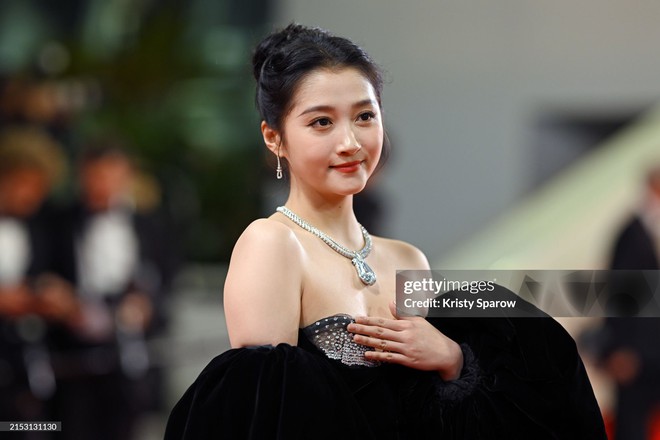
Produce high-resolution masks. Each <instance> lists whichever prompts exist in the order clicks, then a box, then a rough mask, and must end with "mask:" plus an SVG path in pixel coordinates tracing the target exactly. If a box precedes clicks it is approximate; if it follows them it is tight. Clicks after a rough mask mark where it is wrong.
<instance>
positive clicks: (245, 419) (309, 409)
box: [165, 344, 375, 440]
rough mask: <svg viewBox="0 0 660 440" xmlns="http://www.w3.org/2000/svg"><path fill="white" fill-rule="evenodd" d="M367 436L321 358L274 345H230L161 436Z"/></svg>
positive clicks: (347, 397)
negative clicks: (241, 346)
mask: <svg viewBox="0 0 660 440" xmlns="http://www.w3.org/2000/svg"><path fill="white" fill-rule="evenodd" d="M346 432H349V433H351V436H352V435H353V433H354V434H355V437H351V438H365V439H371V438H375V437H374V436H373V435H372V433H371V432H370V430H369V427H368V424H367V423H366V422H365V421H364V420H363V419H362V416H361V411H360V409H359V408H358V407H357V404H356V402H355V401H354V400H352V399H351V393H350V392H349V390H348V389H347V388H346V384H345V383H344V381H343V380H342V379H341V377H339V376H338V375H337V372H336V371H335V369H334V368H333V367H332V365H331V364H330V363H329V362H328V361H327V360H326V359H323V357H320V356H317V355H316V354H314V353H309V352H307V351H305V350H302V349H300V348H298V347H292V346H290V345H287V344H279V345H278V346H276V347H272V346H259V347H251V348H240V349H233V350H229V351H227V352H225V353H223V354H222V355H220V356H217V357H216V358H215V359H213V360H212V361H211V362H210V363H209V365H208V366H207V367H206V368H205V369H204V370H203V371H202V373H201V374H200V375H199V377H198V378H197V380H196V381H195V382H194V383H193V384H192V385H191V386H190V388H189V389H188V390H187V391H186V393H185V394H184V396H183V397H182V398H181V399H180V401H179V402H178V403H177V405H176V406H175V407H174V409H173V410H172V412H171V414H170V417H169V420H168V424H167V429H166V434H165V439H166V440H174V439H176V440H181V439H186V440H188V439H195V440H200V439H253V440H263V439H281V440H284V439H287V440H288V439H311V438H328V439H329V438H347V437H346Z"/></svg>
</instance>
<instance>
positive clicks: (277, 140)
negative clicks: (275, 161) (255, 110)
mask: <svg viewBox="0 0 660 440" xmlns="http://www.w3.org/2000/svg"><path fill="white" fill-rule="evenodd" d="M261 134H262V136H263V137H264V143H265V144H266V148H268V149H269V150H270V151H271V152H272V153H273V154H274V155H276V156H277V155H278V154H279V155H280V157H282V151H281V147H282V136H281V135H280V132H279V131H277V130H275V129H274V128H272V127H270V126H269V125H268V124H267V123H266V121H261Z"/></svg>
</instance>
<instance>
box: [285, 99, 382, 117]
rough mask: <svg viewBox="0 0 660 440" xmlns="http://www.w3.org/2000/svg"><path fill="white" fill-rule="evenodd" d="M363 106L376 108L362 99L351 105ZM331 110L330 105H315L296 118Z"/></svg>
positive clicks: (368, 100)
mask: <svg viewBox="0 0 660 440" xmlns="http://www.w3.org/2000/svg"><path fill="white" fill-rule="evenodd" d="M365 105H373V106H376V102H375V101H374V100H373V99H370V98H367V99H363V100H362V101H358V102H356V103H355V104H353V105H352V107H353V108H356V107H362V106H365ZM332 109H333V107H332V106H331V105H315V106H314V107H309V108H308V109H305V110H303V111H302V112H301V113H300V114H299V115H298V116H302V115H306V114H307V113H313V112H327V111H331V110H332Z"/></svg>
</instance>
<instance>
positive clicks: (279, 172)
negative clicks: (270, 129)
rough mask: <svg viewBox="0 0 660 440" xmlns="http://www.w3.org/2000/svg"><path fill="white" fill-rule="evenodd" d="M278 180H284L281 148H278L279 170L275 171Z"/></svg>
mask: <svg viewBox="0 0 660 440" xmlns="http://www.w3.org/2000/svg"><path fill="white" fill-rule="evenodd" d="M275 176H276V177H277V180H281V179H282V163H281V162H280V147H279V146H278V147H277V168H276V169H275Z"/></svg>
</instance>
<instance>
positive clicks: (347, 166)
mask: <svg viewBox="0 0 660 440" xmlns="http://www.w3.org/2000/svg"><path fill="white" fill-rule="evenodd" d="M360 164H362V161H360V160H356V161H353V162H346V163H342V164H338V165H331V166H330V168H334V169H335V170H337V171H339V172H341V173H354V172H355V171H357V170H359V169H360Z"/></svg>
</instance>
